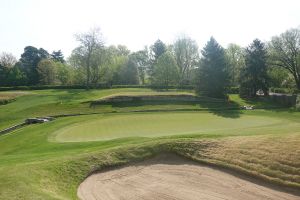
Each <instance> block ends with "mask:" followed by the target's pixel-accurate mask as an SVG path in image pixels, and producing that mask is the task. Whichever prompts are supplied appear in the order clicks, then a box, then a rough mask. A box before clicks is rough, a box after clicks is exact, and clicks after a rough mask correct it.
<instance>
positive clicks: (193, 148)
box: [0, 88, 300, 200]
mask: <svg viewBox="0 0 300 200" xmlns="http://www.w3.org/2000/svg"><path fill="white" fill-rule="evenodd" d="M183 93H184V94H194V92H193V91H191V90H169V91H155V90H151V89H146V88H122V89H102V90H79V89H78V90H76V89H72V90H62V89H56V90H54V89H53V90H33V91H28V92H26V95H25V93H22V92H20V91H18V92H16V91H10V92H5V93H2V92H0V96H1V95H2V96H5V97H7V96H13V97H14V98H15V100H14V101H12V102H10V103H8V104H6V105H1V106H0V128H1V129H4V128H7V127H9V126H12V125H14V124H18V123H21V122H23V121H24V120H25V119H26V118H30V117H39V116H58V117H56V119H55V120H54V121H50V122H47V123H42V124H31V125H27V126H24V127H22V128H20V129H17V130H15V131H12V132H9V133H6V134H2V135H0V199H1V200H10V199H13V200H15V199H30V200H38V199H43V200H44V199H46V200H48V199H49V200H50V199H51V200H52V199H57V200H58V199H59V200H62V199H78V196H77V189H78V187H79V185H80V183H82V182H83V181H84V180H85V179H86V177H87V176H89V175H90V174H92V173H94V172H97V171H101V170H106V169H108V168H111V167H114V166H120V165H125V164H128V163H132V162H137V161H142V160H146V159H148V158H151V157H153V156H155V155H159V154H163V153H171V154H177V155H180V156H183V157H186V158H189V159H192V160H194V161H197V162H201V163H206V164H208V165H209V166H211V165H213V166H217V167H220V168H222V169H223V168H225V169H229V170H232V173H242V174H244V175H246V176H249V177H254V178H255V179H259V180H262V182H264V183H267V184H271V185H274V186H276V187H279V188H280V189H284V190H287V191H292V192H293V193H295V192H296V193H297V191H299V190H300V151H299V144H300V112H298V111H296V110H295V109H294V108H286V107H282V106H280V105H277V104H275V103H272V102H271V101H269V100H268V99H265V98H258V99H252V100H245V99H241V98H239V96H238V95H230V96H229V98H230V102H224V101H219V102H207V101H205V102H201V101H199V102H182V101H175V102H165V101H164V102H156V103H155V104H151V102H150V103H149V102H145V103H144V102H139V103H138V104H135V103H134V102H133V103H122V104H118V103H114V104H109V103H107V104H103V105H94V106H91V104H90V102H92V101H96V100H98V99H101V98H105V97H107V96H111V95H120V94H121V95H128V94H130V95H141V94H142V95H145V94H150V95H162V94H172V95H176V94H183ZM17 94H22V95H17ZM23 94H24V95H23ZM244 105H253V106H254V107H255V108H257V109H254V110H240V109H239V108H240V107H241V106H244ZM69 115H72V116H69ZM298 195H300V194H299V193H298Z"/></svg>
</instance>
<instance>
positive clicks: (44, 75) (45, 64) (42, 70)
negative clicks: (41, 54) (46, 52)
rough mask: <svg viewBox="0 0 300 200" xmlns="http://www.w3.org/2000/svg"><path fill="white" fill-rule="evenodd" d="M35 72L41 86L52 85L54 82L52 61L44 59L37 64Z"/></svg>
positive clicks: (54, 75) (54, 67)
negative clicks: (37, 74)
mask: <svg viewBox="0 0 300 200" xmlns="http://www.w3.org/2000/svg"><path fill="white" fill-rule="evenodd" d="M37 71H38V73H39V77H40V83H41V84H43V85H52V84H54V83H55V80H56V64H55V62H54V61H53V60H50V59H44V60H41V61H40V62H39V63H38V66H37Z"/></svg>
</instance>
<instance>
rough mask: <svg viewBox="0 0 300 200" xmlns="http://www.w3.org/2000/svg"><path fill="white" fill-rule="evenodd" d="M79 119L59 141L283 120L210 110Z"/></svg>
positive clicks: (60, 132) (223, 129)
mask: <svg viewBox="0 0 300 200" xmlns="http://www.w3.org/2000/svg"><path fill="white" fill-rule="evenodd" d="M77 118H79V120H78V122H76V123H74V124H72V125H69V126H66V127H63V128H61V129H59V130H57V131H55V132H54V133H53V135H54V136H53V137H54V139H55V140H56V141H58V142H80V141H96V140H111V139H116V138H124V137H159V136H168V135H183V134H197V133H206V134H210V133H217V132H222V133H223V134H226V133H230V132H231V131H232V130H234V129H239V130H241V131H242V130H243V129H247V128H259V127H263V126H270V125H276V124H278V123H281V122H282V120H280V119H276V118H272V117H268V116H251V115H250V116H249V115H242V116H241V117H239V118H237V119H235V118H224V117H221V116H218V115H214V114H212V113H207V112H200V113H199V112H175V113H174V112H173V113H134V114H132V113H131V114H121V115H120V114H111V115H105V116H103V115H102V116H97V115H94V116H89V117H86V116H84V117H77Z"/></svg>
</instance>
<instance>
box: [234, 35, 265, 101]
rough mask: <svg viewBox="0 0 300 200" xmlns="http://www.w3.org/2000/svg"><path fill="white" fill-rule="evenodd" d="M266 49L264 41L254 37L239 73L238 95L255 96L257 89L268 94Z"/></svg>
mask: <svg viewBox="0 0 300 200" xmlns="http://www.w3.org/2000/svg"><path fill="white" fill-rule="evenodd" d="M266 62H267V51H266V49H265V45H264V43H262V42H261V41H260V40H258V39H255V40H254V41H253V42H252V43H251V44H250V45H249V47H248V48H247V49H246V53H245V67H244V68H243V69H242V70H241V75H240V79H241V82H240V95H241V96H244V97H255V96H256V92H257V91H258V90H263V92H264V94H266V95H267V94H268V90H269V88H268V86H269V78H268V73H267V71H268V68H267V64H266Z"/></svg>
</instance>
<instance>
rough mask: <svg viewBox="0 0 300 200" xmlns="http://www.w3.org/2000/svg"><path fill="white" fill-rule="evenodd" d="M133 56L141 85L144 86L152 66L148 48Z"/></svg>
mask: <svg viewBox="0 0 300 200" xmlns="http://www.w3.org/2000/svg"><path fill="white" fill-rule="evenodd" d="M131 56H132V57H133V58H134V60H135V62H136V64H137V67H138V72H139V73H138V74H139V79H140V81H141V83H142V84H143V85H144V84H145V81H146V72H147V69H148V68H149V65H150V58H149V51H148V48H147V47H145V48H144V49H143V50H140V51H137V52H134V53H132V54H131Z"/></svg>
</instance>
